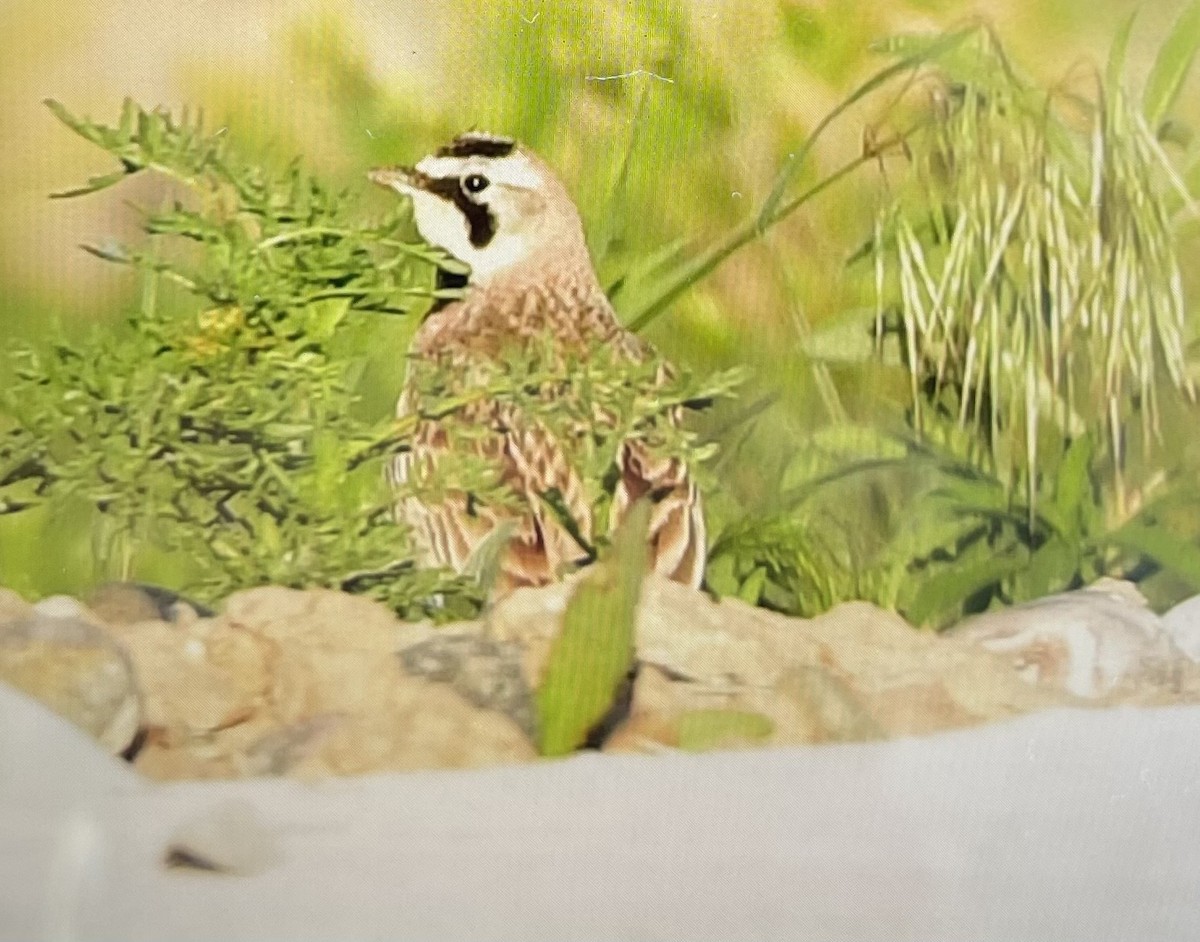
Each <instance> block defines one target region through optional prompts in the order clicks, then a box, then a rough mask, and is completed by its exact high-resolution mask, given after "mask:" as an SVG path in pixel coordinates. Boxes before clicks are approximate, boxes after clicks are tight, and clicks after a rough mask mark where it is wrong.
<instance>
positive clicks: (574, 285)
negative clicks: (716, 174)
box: [372, 134, 705, 591]
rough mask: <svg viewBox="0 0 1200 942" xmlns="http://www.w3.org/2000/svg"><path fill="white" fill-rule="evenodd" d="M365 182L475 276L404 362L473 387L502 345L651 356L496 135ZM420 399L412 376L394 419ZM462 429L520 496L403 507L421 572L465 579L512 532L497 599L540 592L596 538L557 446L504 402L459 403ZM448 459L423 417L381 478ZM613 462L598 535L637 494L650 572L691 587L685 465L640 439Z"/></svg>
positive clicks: (567, 209) (700, 540)
mask: <svg viewBox="0 0 1200 942" xmlns="http://www.w3.org/2000/svg"><path fill="white" fill-rule="evenodd" d="M372 179H373V180H375V182H377V183H380V184H382V185H385V186H389V187H392V188H393V189H396V190H397V191H399V192H401V193H404V194H405V195H408V196H410V197H411V198H412V199H413V204H414V216H415V218H416V222H417V226H418V229H419V230H420V231H421V234H422V236H423V237H424V238H426V239H427V240H428V241H430V242H431V243H433V244H435V245H440V246H441V247H443V248H445V249H446V250H447V251H448V252H450V253H451V254H452V255H454V256H456V257H457V258H459V259H461V260H462V261H464V262H466V263H467V264H468V265H470V266H471V275H470V277H469V279H468V283H467V285H466V291H465V296H464V297H463V298H462V300H459V301H455V302H453V303H450V304H447V305H446V306H444V307H442V308H441V309H439V310H435V311H434V312H433V313H432V314H430V315H429V317H428V318H427V319H426V320H425V322H424V323H423V324H422V325H421V327H420V328H419V330H418V331H417V334H416V336H415V337H414V339H413V342H412V347H411V349H410V356H411V357H412V358H413V359H414V361H415V363H414V366H417V365H420V364H421V363H428V362H433V361H436V362H437V363H438V364H439V365H440V366H442V367H448V368H449V369H451V370H453V371H455V374H456V375H458V376H460V377H461V378H462V382H463V383H464V385H468V386H469V385H470V383H471V375H472V373H473V372H474V371H475V368H476V367H485V366H486V365H487V364H488V363H489V362H491V361H494V360H495V358H497V357H498V356H500V354H501V353H502V351H503V350H504V349H505V348H506V347H509V346H511V345H512V344H514V343H519V344H531V343H546V342H548V343H549V344H550V347H551V349H553V350H554V351H556V352H561V353H562V355H563V357H564V360H565V359H567V358H570V357H580V356H586V355H587V354H588V352H589V351H591V350H594V349H595V348H596V347H598V346H604V347H605V348H607V349H608V350H610V351H615V352H616V354H617V356H619V357H622V358H626V357H627V358H628V359H630V360H631V361H639V362H642V361H645V360H646V359H648V358H649V357H650V356H651V353H652V352H651V351H650V350H649V348H648V347H647V346H646V345H645V343H644V342H643V341H641V340H640V339H639V338H637V337H636V336H634V335H633V334H631V333H629V332H628V331H626V330H625V329H624V328H623V327H622V326H621V325H620V323H619V322H618V321H617V318H616V315H615V314H614V312H613V309H612V306H611V305H610V304H609V302H608V299H607V298H606V297H605V295H604V292H603V290H602V289H601V287H600V284H599V281H598V280H597V277H596V273H595V270H594V268H593V266H592V262H591V258H590V256H589V254H588V251H587V247H586V244H585V242H584V236H583V227H582V224H581V222H580V219H579V215H578V212H577V211H576V209H575V206H574V204H573V202H572V201H571V199H570V196H569V195H568V194H567V192H566V190H565V188H564V187H563V186H562V184H561V183H560V182H559V181H558V180H557V179H556V177H555V176H554V174H553V173H552V172H551V171H550V169H549V168H548V167H547V166H546V165H545V164H544V163H542V161H541V160H539V159H538V158H537V157H536V156H534V155H533V154H531V153H530V152H528V151H526V150H524V149H523V148H521V147H519V146H518V145H516V144H515V143H514V142H512V141H509V140H508V139H507V138H498V137H493V136H491V135H482V134H467V135H462V136H460V137H458V138H456V139H455V140H454V141H453V142H452V143H451V144H450V145H448V146H447V147H444V148H442V149H441V150H440V151H439V152H438V153H437V154H435V155H432V156H430V157H427V158H425V159H424V160H422V161H421V162H420V163H419V164H418V165H417V167H416V168H415V169H412V170H410V169H405V168H396V169H389V170H378V171H373V172H372ZM664 369H665V368H664ZM418 397H419V394H418V389H417V385H416V384H415V383H414V381H413V373H412V368H410V374H409V378H408V380H407V381H406V384H405V389H404V392H403V393H402V395H401V397H400V402H399V404H398V407H397V410H398V413H399V414H400V415H401V416H404V415H410V414H412V413H413V412H415V411H417V410H418V409H419V408H420V403H419V402H418ZM458 420H459V421H469V422H471V423H472V424H474V425H475V426H477V427H479V428H486V429H487V430H489V431H488V432H487V433H486V434H483V435H482V436H478V437H475V438H474V439H473V440H472V447H473V449H474V450H475V452H476V453H477V454H479V455H481V456H483V457H484V458H486V459H487V461H488V462H489V463H494V465H495V467H497V468H499V469H500V478H501V481H502V483H503V484H505V485H507V486H508V488H509V489H510V490H511V491H512V492H513V493H515V494H516V495H518V496H519V497H521V498H522V507H521V509H520V510H516V511H514V510H509V509H506V508H493V507H489V506H487V505H485V504H480V503H477V502H475V501H474V500H472V498H471V497H470V496H469V495H466V494H462V493H455V492H449V493H446V494H445V495H444V496H443V499H442V500H440V501H437V502H428V501H422V500H419V499H417V498H414V497H405V498H402V499H401V500H400V501H399V505H398V507H397V512H398V515H399V517H400V518H401V519H402V520H403V521H404V522H405V523H407V524H408V525H409V526H410V527H411V529H412V533H413V535H414V538H415V540H416V542H417V543H418V546H419V548H420V549H421V551H422V553H423V555H424V557H425V562H426V563H427V564H433V565H444V566H448V567H450V568H452V569H454V570H456V571H460V572H461V571H464V570H465V569H466V568H468V566H469V564H470V562H471V560H472V558H473V556H474V555H475V554H476V553H477V552H478V551H479V550H480V547H481V546H482V545H483V544H484V542H485V541H486V540H487V539H488V537H489V536H490V535H491V534H492V533H493V532H494V531H496V529H497V528H498V527H505V528H510V529H511V535H510V536H509V538H508V543H507V545H506V546H505V548H504V550H503V552H502V554H501V557H500V572H499V577H498V586H497V588H498V589H499V590H500V591H505V590H508V589H512V588H515V587H519V586H523V585H542V584H545V583H547V582H550V581H552V580H554V579H555V578H557V577H558V576H559V575H560V574H561V573H562V572H563V571H564V570H565V569H567V568H569V567H570V566H571V565H572V564H573V563H576V562H578V561H580V560H582V559H583V558H585V557H586V555H587V551H586V548H585V547H584V546H582V545H580V539H582V541H584V542H585V543H588V544H590V543H591V542H592V539H593V537H594V535H595V534H594V527H595V523H594V521H593V519H592V508H591V506H590V504H589V502H588V500H587V498H586V496H585V494H584V488H583V486H582V482H581V481H580V478H579V475H578V472H577V470H576V469H575V468H573V467H572V466H571V464H570V461H569V460H568V458H567V455H566V454H565V453H564V449H563V448H562V447H561V446H560V443H559V442H558V441H557V440H556V439H555V437H554V435H553V434H551V433H550V432H549V431H548V430H547V429H546V428H545V427H544V426H542V425H540V424H539V423H538V422H537V421H536V420H533V419H532V418H530V417H529V416H525V415H522V414H521V413H520V412H519V411H518V410H517V409H516V408H515V407H513V406H512V405H511V404H509V403H501V402H497V401H493V400H487V399H484V400H481V401H476V402H474V403H471V404H469V405H468V406H466V407H465V409H464V411H463V412H462V413H461V414H460V416H459V418H458ZM453 460H454V451H453V449H452V447H451V445H450V442H449V440H448V437H447V434H446V430H445V428H444V427H443V426H442V423H440V422H438V421H436V420H425V421H422V422H421V423H420V425H419V426H418V429H417V432H416V434H415V436H414V439H413V443H412V450H411V451H410V452H407V453H403V454H400V455H397V456H396V458H395V459H394V461H393V464H392V467H391V471H390V473H391V476H392V480H393V482H394V483H396V484H402V483H404V482H407V481H409V480H410V478H411V476H412V475H414V474H421V473H428V472H430V471H432V469H434V468H435V467H436V466H437V464H438V463H439V462H443V461H453ZM616 461H617V465H618V472H619V475H618V478H617V484H616V491H615V494H614V499H613V507H612V511H611V513H610V526H615V525H617V524H618V523H619V522H620V520H621V519H622V518H623V516H624V514H625V512H626V511H627V510H628V508H629V507H630V506H631V505H632V504H633V502H635V501H636V500H637V499H638V498H640V497H643V496H646V497H649V498H650V499H651V501H652V502H653V510H652V514H651V526H650V532H649V535H648V538H649V540H650V546H651V551H652V559H653V564H654V568H655V570H657V571H658V572H661V573H663V574H664V575H667V576H669V577H670V578H672V579H676V580H678V581H680V582H684V583H687V584H689V585H693V586H697V585H699V583H700V580H701V577H702V575H703V570H704V561H705V529H704V516H703V511H702V507H701V502H700V495H699V493H698V492H697V490H696V487H695V484H694V482H693V481H692V479H691V477H690V476H689V474H688V471H687V468H686V467H684V466H683V464H682V463H681V462H680V461H678V460H677V459H666V458H657V457H656V456H654V455H653V454H651V453H650V452H649V451H648V449H647V448H646V447H645V446H644V445H643V444H642V443H640V442H628V441H627V442H625V443H623V444H622V445H621V446H620V448H619V452H618V454H617V456H616ZM551 491H556V492H557V493H558V494H559V495H560V497H561V501H562V504H563V505H564V506H565V508H566V510H567V512H568V513H569V515H570V520H571V521H573V523H574V529H575V533H576V535H577V536H578V537H579V538H580V539H576V535H572V533H571V532H570V531H569V530H568V528H567V527H565V526H564V525H563V523H562V522H561V520H560V519H559V518H558V517H557V515H556V514H555V513H554V512H553V511H552V510H550V509H549V508H548V507H547V505H546V503H545V501H544V500H542V499H541V495H544V494H546V493H548V492H551Z"/></svg>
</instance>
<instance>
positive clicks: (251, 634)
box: [122, 587, 534, 779]
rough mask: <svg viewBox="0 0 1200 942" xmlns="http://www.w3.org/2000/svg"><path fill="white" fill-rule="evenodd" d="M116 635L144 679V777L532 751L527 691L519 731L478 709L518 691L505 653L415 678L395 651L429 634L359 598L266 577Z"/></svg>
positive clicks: (498, 756) (516, 757) (305, 770)
mask: <svg viewBox="0 0 1200 942" xmlns="http://www.w3.org/2000/svg"><path fill="white" fill-rule="evenodd" d="M122 632H123V634H124V635H125V637H126V638H127V640H128V643H129V645H130V647H131V650H133V652H134V656H135V659H136V660H137V662H138V667H139V671H140V672H143V673H144V674H145V675H150V676H152V677H153V680H148V681H147V684H148V693H147V700H148V714H149V716H150V717H151V724H150V725H151V729H150V733H149V735H148V736H147V741H146V744H145V747H144V748H143V749H142V751H141V752H140V753H139V754H138V756H137V767H138V769H139V770H140V771H142V772H143V773H145V774H147V775H150V776H151V777H154V778H163V779H177V778H216V777H245V776H260V775H280V774H290V775H296V776H301V777H305V778H320V777H323V776H328V775H350V774H359V773H365V772H373V771H380V770H383V769H418V768H440V767H459V766H472V765H484V764H491V763H502V762H515V761H524V760H528V759H531V758H533V756H534V750H533V747H532V744H531V742H530V740H529V737H528V736H527V734H526V731H527V729H528V728H529V719H530V717H531V714H530V712H529V711H530V709H531V707H530V706H529V700H528V695H527V692H526V694H525V711H526V713H525V717H524V720H525V723H524V728H523V725H522V723H521V722H518V721H514V719H513V718H511V716H510V715H505V713H503V712H496V711H495V710H492V709H489V708H488V700H489V696H492V697H498V698H499V700H504V701H505V703H507V704H508V705H509V706H510V707H512V706H513V705H514V704H516V703H518V702H519V700H520V698H519V697H515V695H514V693H513V691H515V690H518V689H520V688H522V687H523V678H521V676H520V671H519V669H518V667H517V664H518V663H519V659H518V653H517V652H516V651H515V650H513V651H509V652H508V653H507V655H506V660H505V663H506V665H507V666H506V668H505V670H504V671H502V672H501V673H500V674H496V675H495V676H493V677H492V678H491V679H490V680H489V679H488V677H487V676H485V675H481V674H480V672H479V671H478V670H477V669H476V667H478V665H475V667H470V666H469V665H460V667H463V666H468V667H469V669H466V670H465V671H464V670H460V671H459V674H460V675H461V676H456V677H453V678H451V677H447V678H445V680H446V682H438V680H439V678H434V679H433V680H432V681H431V680H427V679H424V678H422V677H420V676H413V675H412V674H410V673H409V672H408V671H406V670H405V669H404V668H403V666H402V663H401V658H400V656H399V655H398V652H399V651H400V650H402V649H405V648H410V649H411V648H412V647H413V645H420V644H422V643H428V642H429V641H430V640H431V639H433V638H435V637H441V635H440V633H439V632H438V631H437V630H435V629H433V628H432V627H431V626H428V625H405V624H403V623H401V622H399V621H398V620H397V619H396V617H395V616H394V615H393V614H392V613H391V612H390V611H389V610H388V609H387V608H385V607H384V606H381V605H379V604H377V603H375V602H372V601H370V600H367V599H362V598H358V597H354V596H350V595H346V594H343V593H339V592H331V591H325V590H313V591H309V592H302V591H297V590H292V589H281V588H273V587H267V588H263V589H255V590H251V591H248V592H241V593H238V594H237V595H235V596H234V597H232V598H231V599H230V600H229V603H228V604H227V606H226V611H225V613H224V614H223V615H221V616H219V617H217V618H213V619H200V620H197V621H195V622H193V623H191V624H183V625H167V624H165V623H163V622H145V623H142V624H134V625H127V626H125V627H124V628H123V629H122ZM497 650H499V649H497ZM442 666H443V668H444V667H445V666H446V665H445V664H444V663H443V665H442ZM435 673H436V672H435ZM501 681H504V682H503V683H501ZM505 690H507V691H508V692H507V694H505V697H500V694H501V693H503V692H504V691H505ZM489 691H490V695H489ZM506 698H507V699H506ZM499 700H498V701H497V706H498V707H500V708H501V709H503V708H504V707H503V705H502V704H500V702H499ZM517 712H518V711H516V710H514V709H510V710H509V713H517Z"/></svg>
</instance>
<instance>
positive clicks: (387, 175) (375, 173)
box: [367, 167, 424, 196]
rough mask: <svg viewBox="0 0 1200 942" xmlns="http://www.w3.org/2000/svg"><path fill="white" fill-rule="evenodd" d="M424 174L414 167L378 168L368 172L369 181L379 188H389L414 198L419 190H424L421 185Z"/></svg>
mask: <svg viewBox="0 0 1200 942" xmlns="http://www.w3.org/2000/svg"><path fill="white" fill-rule="evenodd" d="M422 178H423V174H420V173H418V172H417V171H416V170H414V169H413V168H412V167H376V168H375V169H373V170H369V171H367V179H368V180H370V181H371V182H372V183H374V184H376V185H377V186H383V187H387V188H388V189H389V190H395V191H396V192H397V193H403V194H404V195H405V196H412V194H413V193H415V192H416V191H417V190H421V189H424V187H423V186H422V184H421V181H422Z"/></svg>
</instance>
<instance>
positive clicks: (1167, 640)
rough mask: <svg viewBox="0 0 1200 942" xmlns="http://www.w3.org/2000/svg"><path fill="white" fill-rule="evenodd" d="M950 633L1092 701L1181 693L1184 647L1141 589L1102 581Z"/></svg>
mask: <svg viewBox="0 0 1200 942" xmlns="http://www.w3.org/2000/svg"><path fill="white" fill-rule="evenodd" d="M950 636H952V637H956V638H958V639H960V640H963V641H967V642H969V643H972V644H977V645H979V646H980V647H982V648H985V649H987V650H989V651H994V652H996V653H999V654H1003V655H1005V656H1006V657H1007V658H1008V659H1009V662H1010V664H1011V665H1012V667H1013V668H1014V669H1015V670H1016V671H1017V673H1018V674H1019V675H1020V676H1022V677H1023V678H1025V679H1026V680H1028V681H1030V682H1031V683H1036V684H1040V685H1043V686H1046V687H1051V688H1055V689H1059V690H1063V691H1066V692H1068V693H1070V694H1072V695H1074V696H1076V697H1080V698H1083V699H1086V700H1093V701H1096V700H1101V699H1104V700H1106V701H1108V702H1117V701H1120V700H1127V699H1130V698H1134V697H1137V698H1142V699H1144V698H1145V697H1147V696H1153V695H1155V694H1159V693H1161V694H1162V695H1163V696H1165V697H1168V698H1170V697H1173V696H1175V695H1176V694H1178V693H1179V692H1180V691H1181V685H1182V682H1183V681H1182V677H1181V664H1180V661H1181V658H1180V652H1179V650H1178V649H1177V648H1176V647H1175V645H1174V643H1173V642H1172V640H1171V636H1170V635H1169V634H1168V633H1167V631H1165V630H1164V627H1163V624H1162V621H1161V620H1160V619H1159V617H1158V616H1157V615H1155V614H1154V612H1152V611H1151V610H1150V609H1149V607H1148V606H1147V604H1146V601H1145V599H1144V598H1143V597H1142V596H1141V594H1140V593H1139V592H1138V591H1137V589H1136V587H1134V586H1133V585H1132V584H1130V583H1128V582H1121V581H1119V580H1114V579H1102V580H1100V581H1099V582H1097V583H1096V584H1095V585H1092V586H1089V587H1088V588H1086V589H1080V590H1078V591H1074V592H1063V593H1060V594H1058V595H1051V596H1048V597H1046V598H1044V599H1038V600H1036V601H1033V602H1028V603H1026V604H1023V605H1016V606H1013V607H1012V608H1008V609H1003V610H1001V611H995V612H987V613H985V614H983V615H979V616H976V617H975V618H972V619H969V620H968V621H966V622H964V623H963V624H962V625H961V626H958V627H956V628H954V629H952V631H951V632H950Z"/></svg>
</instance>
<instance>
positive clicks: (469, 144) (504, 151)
mask: <svg viewBox="0 0 1200 942" xmlns="http://www.w3.org/2000/svg"><path fill="white" fill-rule="evenodd" d="M516 147H517V142H516V141H514V140H513V139H512V138H511V137H491V136H490V135H485V134H460V135H459V136H458V137H456V138H455V139H454V140H453V141H451V142H450V143H449V144H447V145H446V146H445V147H442V148H440V149H439V150H438V152H437V155H438V156H439V157H507V156H508V155H509V154H511V153H512V152H513V151H514V150H516Z"/></svg>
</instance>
